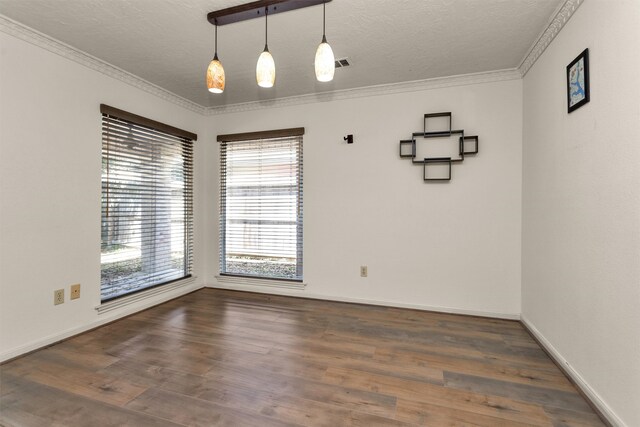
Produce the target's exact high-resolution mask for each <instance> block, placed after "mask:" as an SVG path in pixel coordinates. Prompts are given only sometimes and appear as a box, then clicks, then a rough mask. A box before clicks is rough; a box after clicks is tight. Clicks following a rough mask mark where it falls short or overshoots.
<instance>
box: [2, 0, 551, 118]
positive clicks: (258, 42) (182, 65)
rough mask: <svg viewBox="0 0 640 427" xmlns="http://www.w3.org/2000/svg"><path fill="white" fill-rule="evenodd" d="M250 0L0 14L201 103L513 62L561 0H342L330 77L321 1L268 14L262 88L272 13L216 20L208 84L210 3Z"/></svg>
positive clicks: (115, 3) (332, 6)
mask: <svg viewBox="0 0 640 427" xmlns="http://www.w3.org/2000/svg"><path fill="white" fill-rule="evenodd" d="M248 2H249V1H247V0H56V1H52V0H0V13H2V14H3V15H5V16H8V17H9V18H11V19H14V20H16V21H18V22H21V23H23V24H25V25H27V26H29V27H31V28H34V29H36V30H38V31H40V32H42V33H44V34H47V35H49V36H51V37H53V38H55V39H58V40H60V41H62V42H64V43H67V44H69V45H71V46H73V47H75V48H77V49H80V50H82V51H84V52H87V53H89V54H91V55H93V56H95V57H97V58H100V59H102V60H104V61H106V62H108V63H110V64H113V65H115V66H117V67H120V68H122V69H124V70H126V71H128V72H130V73H133V74H135V75H137V76H139V77H141V78H143V79H145V80H147V81H149V82H151V83H154V84H156V85H158V86H160V87H162V88H164V89H166V90H169V91H171V92H173V93H175V94H177V95H179V96H182V97H184V98H186V99H189V100H191V101H193V102H195V103H197V104H200V105H202V106H204V107H215V106H222V105H229V104H236V103H242V102H251V101H258V100H268V99H274V98H282V97H289V96H296V95H304V94H310V93H318V92H323V91H333V90H341V89H351V88H357V87H364V86H371V85H379V84H387V83H397V82H406V81H413V80H422V79H429V78H435V77H443V76H452V75H459V74H468V73H477V72H483V71H491V70H501V69H509V68H516V67H518V66H519V65H520V62H521V61H522V59H523V58H524V56H525V55H526V54H527V52H528V50H529V48H530V47H531V46H532V45H533V43H534V42H535V41H536V39H537V37H538V36H539V35H540V33H541V32H542V31H543V30H544V29H545V28H546V27H547V25H548V23H549V20H550V19H551V18H552V16H553V14H554V12H555V11H556V9H557V8H558V7H559V6H560V5H561V3H563V0H333V1H332V2H330V3H328V4H327V6H326V9H327V39H328V41H329V43H330V44H331V46H332V48H333V51H334V53H335V55H336V58H342V57H348V58H349V61H350V62H351V63H352V66H351V67H348V68H344V69H337V70H336V75H335V78H334V81H333V82H330V83H318V82H316V80H315V74H314V69H313V60H314V56H315V51H316V48H317V45H318V44H319V42H320V39H321V38H322V6H321V5H319V6H313V7H309V8H305V9H299V10H295V11H291V12H286V13H282V14H278V15H273V16H271V17H270V18H269V49H270V51H271V53H272V54H273V56H274V59H275V62H276V84H275V86H274V87H273V88H272V89H263V88H259V87H258V85H257V84H256V82H255V66H256V61H257V59H258V56H259V54H260V53H261V52H262V49H263V48H264V20H263V19H253V20H250V21H244V22H240V23H235V24H230V25H225V26H222V27H219V29H218V56H219V57H220V60H221V61H222V63H223V65H224V68H225V72H226V76H227V85H226V89H225V92H224V93H223V94H221V95H214V94H210V93H209V92H208V91H207V89H206V84H205V78H204V77H205V71H206V68H207V65H208V63H209V61H210V60H211V57H212V56H213V34H214V27H213V26H212V25H211V24H209V22H208V21H207V20H206V15H207V13H208V12H211V11H214V10H219V9H224V8H226V7H230V6H236V5H238V4H243V3H248Z"/></svg>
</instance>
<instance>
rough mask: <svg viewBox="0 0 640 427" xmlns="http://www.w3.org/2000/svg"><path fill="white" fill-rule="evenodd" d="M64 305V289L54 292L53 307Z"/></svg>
mask: <svg viewBox="0 0 640 427" xmlns="http://www.w3.org/2000/svg"><path fill="white" fill-rule="evenodd" d="M58 304H64V289H56V290H55V291H53V305H58Z"/></svg>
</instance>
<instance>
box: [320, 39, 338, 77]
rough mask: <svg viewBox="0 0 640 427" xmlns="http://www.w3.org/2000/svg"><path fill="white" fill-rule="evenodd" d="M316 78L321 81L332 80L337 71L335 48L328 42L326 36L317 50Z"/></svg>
mask: <svg viewBox="0 0 640 427" xmlns="http://www.w3.org/2000/svg"><path fill="white" fill-rule="evenodd" d="M315 66H316V79H318V81H319V82H330V81H331V80H333V74H334V73H335V71H336V58H335V57H334V56H333V49H331V46H329V43H327V39H326V38H325V37H323V38H322V43H320V46H318V50H316V62H315Z"/></svg>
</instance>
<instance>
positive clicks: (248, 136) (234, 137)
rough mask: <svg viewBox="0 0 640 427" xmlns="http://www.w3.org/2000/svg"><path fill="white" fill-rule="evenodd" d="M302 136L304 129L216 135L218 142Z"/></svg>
mask: <svg viewBox="0 0 640 427" xmlns="http://www.w3.org/2000/svg"><path fill="white" fill-rule="evenodd" d="M302 135H304V128H289V129H275V130H266V131H261V132H245V133H230V134H227V135H218V142H235V141H253V140H256V139H271V138H286V137H291V136H302Z"/></svg>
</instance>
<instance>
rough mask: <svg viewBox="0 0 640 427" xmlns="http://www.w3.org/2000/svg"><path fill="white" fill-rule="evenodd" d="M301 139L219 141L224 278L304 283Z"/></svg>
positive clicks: (269, 136) (285, 134) (274, 136)
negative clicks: (240, 277)
mask: <svg viewBox="0 0 640 427" xmlns="http://www.w3.org/2000/svg"><path fill="white" fill-rule="evenodd" d="M303 134H304V129H303V128H296V129H283V130H278V131H268V132H257V133H250V134H235V135H221V136H218V140H219V141H220V163H221V164H220V171H221V172H220V174H221V176H220V273H221V274H223V275H235V276H251V277H258V278H269V279H285V280H294V281H302V135H303Z"/></svg>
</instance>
